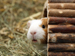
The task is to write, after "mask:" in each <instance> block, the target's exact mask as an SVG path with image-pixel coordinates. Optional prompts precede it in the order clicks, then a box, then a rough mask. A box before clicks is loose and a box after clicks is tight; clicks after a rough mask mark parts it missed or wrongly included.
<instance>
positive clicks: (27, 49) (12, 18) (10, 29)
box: [0, 0, 45, 56]
mask: <svg viewBox="0 0 75 56" xmlns="http://www.w3.org/2000/svg"><path fill="white" fill-rule="evenodd" d="M44 2H45V0H0V56H42V55H41V53H42V52H43V51H44V50H41V51H39V50H37V49H36V48H34V46H33V44H31V42H29V41H28V40H27V36H26V34H27V30H28V29H27V26H26V23H27V21H28V20H32V19H37V18H40V17H41V12H42V10H43V5H44ZM30 15H31V16H30Z"/></svg>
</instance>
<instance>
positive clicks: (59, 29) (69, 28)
mask: <svg viewBox="0 0 75 56" xmlns="http://www.w3.org/2000/svg"><path fill="white" fill-rule="evenodd" d="M48 32H49V33H75V26H74V25H48Z"/></svg>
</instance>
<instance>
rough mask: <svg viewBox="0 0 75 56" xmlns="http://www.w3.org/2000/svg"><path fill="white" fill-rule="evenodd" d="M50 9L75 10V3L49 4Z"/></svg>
mask: <svg viewBox="0 0 75 56" xmlns="http://www.w3.org/2000/svg"><path fill="white" fill-rule="evenodd" d="M48 9H75V3H49V4H48Z"/></svg>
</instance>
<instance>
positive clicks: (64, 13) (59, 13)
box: [48, 9, 75, 17]
mask: <svg viewBox="0 0 75 56" xmlns="http://www.w3.org/2000/svg"><path fill="white" fill-rule="evenodd" d="M48 16H56V17H75V10H69V9H64V10H63V9H61V10H60V9H49V10H48Z"/></svg>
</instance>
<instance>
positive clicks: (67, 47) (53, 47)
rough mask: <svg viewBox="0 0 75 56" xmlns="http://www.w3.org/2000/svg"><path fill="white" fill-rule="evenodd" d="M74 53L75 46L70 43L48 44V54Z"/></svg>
mask: <svg viewBox="0 0 75 56" xmlns="http://www.w3.org/2000/svg"><path fill="white" fill-rule="evenodd" d="M72 51H73V52H74V51H75V44H72V43H71V44H70V43H58V44H52V43H50V44H48V52H72Z"/></svg>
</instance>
